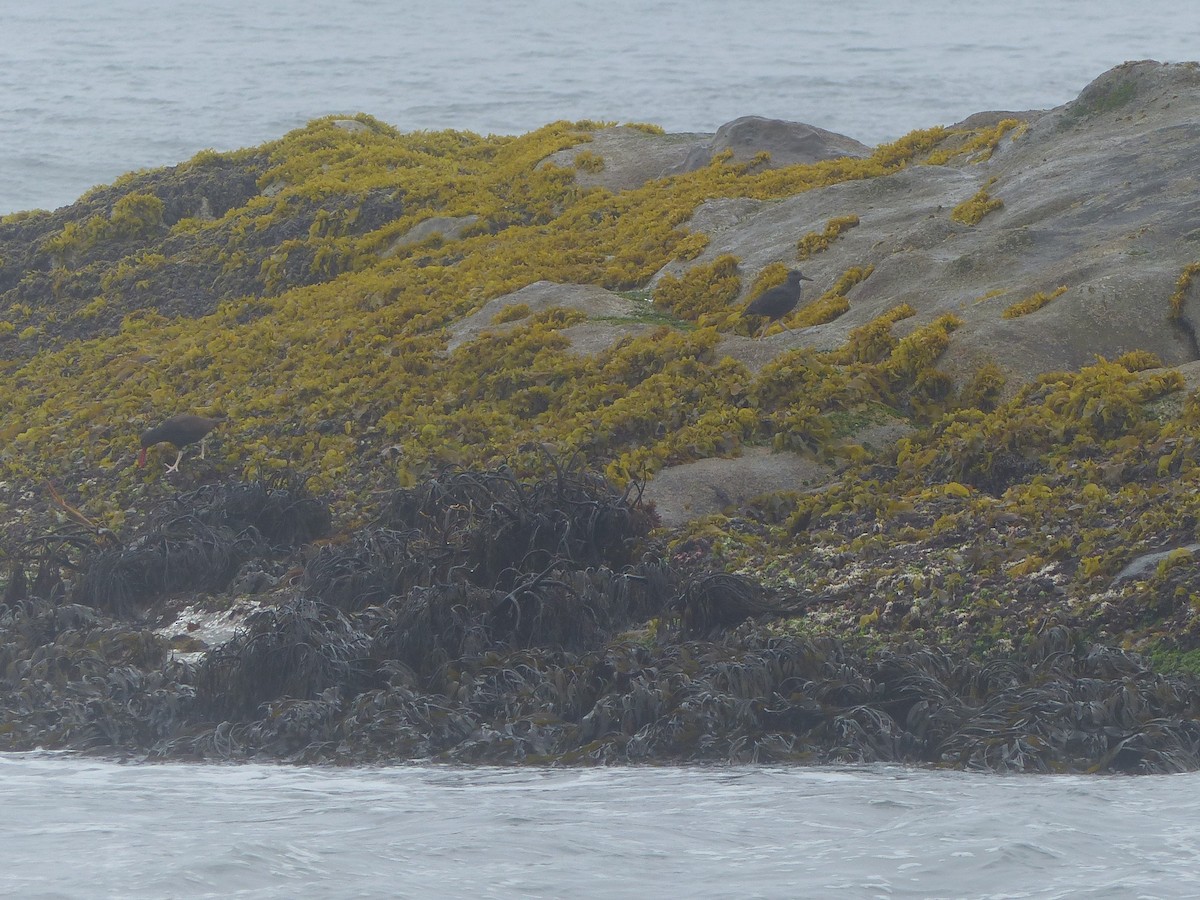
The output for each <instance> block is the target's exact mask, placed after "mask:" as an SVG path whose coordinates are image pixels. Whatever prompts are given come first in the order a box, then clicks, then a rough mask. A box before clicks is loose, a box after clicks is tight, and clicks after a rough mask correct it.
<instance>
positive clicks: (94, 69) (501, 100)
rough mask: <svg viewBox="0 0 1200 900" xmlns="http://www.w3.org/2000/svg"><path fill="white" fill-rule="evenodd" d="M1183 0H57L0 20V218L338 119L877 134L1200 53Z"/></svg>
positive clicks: (1049, 98)
mask: <svg viewBox="0 0 1200 900" xmlns="http://www.w3.org/2000/svg"><path fill="white" fill-rule="evenodd" d="M1196 21H1197V20H1196V15H1195V11H1194V10H1193V9H1192V7H1191V6H1190V5H1189V4H1187V3H1184V2H1182V0H1139V2H1138V3H1135V4H1131V3H1127V2H1125V0H1049V2H1047V0H1007V2H1004V3H984V2H973V0H968V2H948V0H904V2H893V0H838V2H835V3H830V2H819V3H818V2H812V0H799V2H797V0H739V2H737V3H731V2H729V0H686V2H684V0H588V2H583V0H523V2H521V3H496V2H493V0H415V2H409V3H403V4H401V3H392V2H388V0H340V2H338V3H329V2H325V0H254V2H246V0H198V2H192V3H163V2H161V0H105V2H103V3H95V2H90V0H49V2H46V3H21V4H18V3H15V2H13V3H7V4H5V6H4V16H3V19H2V20H0V54H2V56H0V59H2V60H3V65H0V214H3V213H7V212H12V211H14V210H19V209H31V208H47V209H53V208H55V207H57V206H61V205H64V204H67V203H70V202H72V201H73V200H75V199H76V198H77V197H78V196H79V195H80V194H81V193H83V192H84V191H86V190H87V189H88V188H90V187H92V186H93V185H96V184H100V183H108V182H111V181H112V180H113V179H114V178H116V177H117V176H119V175H121V174H122V173H125V172H128V171H132V170H137V169H142V168H147V167H153V166H162V165H172V164H174V163H177V162H181V161H183V160H185V159H187V158H188V157H190V156H192V155H193V154H195V153H196V152H198V151H200V150H202V149H205V148H213V149H217V150H232V149H236V148H238V147H245V146H252V145H255V144H258V143H261V142H263V141H267V140H271V139H273V138H277V137H280V136H281V135H283V134H285V133H286V132H287V131H288V130H290V129H292V128H296V127H299V126H301V125H303V124H304V123H305V122H307V121H309V120H310V119H313V118H316V117H318V116H322V115H328V114H333V113H337V114H353V113H356V112H365V113H369V114H371V115H373V116H375V117H376V118H379V119H381V120H382V121H384V122H387V123H389V124H391V125H394V126H396V127H397V128H399V129H401V130H403V131H412V130H419V129H443V128H455V129H461V130H467V131H474V132H478V133H481V134H488V133H496V134H520V133H524V132H527V131H530V130H532V129H535V128H538V127H540V126H541V125H545V124H547V123H549V122H552V121H555V120H558V119H570V120H578V119H585V118H586V119H593V120H604V121H622V122H651V123H655V124H658V125H661V126H662V127H664V128H666V129H667V130H668V131H699V132H711V131H714V130H716V128H717V127H718V126H720V125H721V124H723V123H724V122H727V121H730V120H732V119H734V118H737V117H739V116H745V115H761V116H770V117H775V118H783V119H789V120H794V121H802V122H807V123H809V124H812V125H817V126H820V127H822V128H827V129H829V130H832V131H838V132H841V133H844V134H847V135H850V136H851V137H854V138H857V139H858V140H860V141H863V142H864V143H867V144H872V145H873V144H876V143H879V142H881V141H886V140H891V139H894V138H896V137H899V136H900V135H902V134H904V133H906V132H908V131H911V130H913V129H915V128H925V127H929V126H932V125H937V124H952V123H954V122H956V121H958V120H960V119H962V118H964V117H966V116H968V115H970V114H971V113H974V112H979V111H982V110H988V109H1007V110H1017V111H1019V110H1025V109H1035V108H1048V107H1053V106H1057V105H1059V104H1062V103H1065V102H1067V101H1068V100H1071V99H1072V98H1074V97H1075V96H1076V95H1077V94H1078V93H1079V91H1080V90H1082V89H1083V87H1084V86H1085V85H1086V84H1087V83H1088V82H1089V81H1091V80H1092V79H1093V78H1095V77H1096V76H1098V75H1100V74H1101V73H1102V72H1104V71H1105V70H1107V69H1109V68H1111V67H1112V66H1115V65H1118V64H1120V63H1121V62H1123V61H1125V60H1129V59H1143V58H1152V59H1158V60H1161V61H1164V62H1168V61H1169V62H1179V61H1184V60H1188V59H1195V58H1196V57H1197V56H1198V55H1200V44H1197V42H1196V33H1197V32H1196Z"/></svg>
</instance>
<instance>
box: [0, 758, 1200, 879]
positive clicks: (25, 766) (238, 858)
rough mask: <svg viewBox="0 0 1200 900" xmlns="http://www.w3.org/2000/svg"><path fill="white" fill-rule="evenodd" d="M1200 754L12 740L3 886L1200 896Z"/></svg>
mask: <svg viewBox="0 0 1200 900" xmlns="http://www.w3.org/2000/svg"><path fill="white" fill-rule="evenodd" d="M1197 792H1200V775H1174V776H1147V777H1143V778H1088V777H1078V776H1062V777H1040V776H1023V777H1012V776H987V775H968V774H963V773H953V772H929V771H914V770H908V769H898V768H863V769H796V768H764V767H740V768H626V769H574V770H572V769H566V770H564V769H495V768H478V769H461V768H435V767H423V766H405V767H398V768H392V769H353V770H341V769H311V768H309V769H297V768H283V767H266V766H257V765H241V766H201V765H122V764H120V763H115V762H105V761H97V760H89V759H80V758H77V757H64V756H61V755H54V756H41V755H3V754H0V810H3V813H2V814H0V896H4V897H21V898H29V900H32V898H81V900H85V898H86V900H95V898H104V897H121V898H155V900H161V898H167V897H187V898H192V897H213V898H230V897H240V898H281V900H284V898H286V900H294V898H298V897H305V898H323V900H334V898H394V897H415V898H424V897H435V898H441V897H447V898H450V897H464V898H467V897H470V898H529V900H532V898H559V897H561V898H591V897H596V898H631V900H633V898H637V900H642V898H647V897H651V898H685V897H686V898H722V900H724V898H756V897H758V898H825V897H829V898H839V900H841V898H847V900H849V898H860V897H861V898H873V897H882V898H898V897H945V898H966V897H971V898H997V900H998V898H1018V897H1021V898H1052V897H1054V898H1078V897H1087V898H1114V900H1116V898H1119V900H1130V898H1147V897H1197V896H1200V840H1197V837H1196V835H1197V834H1198V833H1200V806H1198V805H1197V803H1196V802H1195V797H1196V795H1197Z"/></svg>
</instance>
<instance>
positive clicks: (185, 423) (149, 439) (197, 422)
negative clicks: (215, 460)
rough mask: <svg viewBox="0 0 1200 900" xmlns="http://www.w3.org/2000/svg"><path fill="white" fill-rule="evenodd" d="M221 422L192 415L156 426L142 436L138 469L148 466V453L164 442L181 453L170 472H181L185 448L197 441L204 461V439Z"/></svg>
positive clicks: (168, 420)
mask: <svg viewBox="0 0 1200 900" xmlns="http://www.w3.org/2000/svg"><path fill="white" fill-rule="evenodd" d="M220 422H221V420H220V419H210V418H208V417H206V416H196V415H192V414H191V413H183V414H182V415H178V416H171V418H169V419H167V420H166V421H165V422H163V423H162V424H161V425H156V426H155V427H154V428H151V429H150V430H148V431H146V432H144V433H143V434H142V451H141V453H139V454H138V462H137V464H138V468H139V469H140V468H141V467H142V466H144V465H146V451H147V450H148V449H149V448H151V447H153V446H154V445H155V444H161V443H163V442H164V441H165V442H166V443H168V444H172V445H174V447H175V449H176V450H178V451H179V453H178V455H177V456H176V457H175V462H173V463H171V465H169V466H167V471H168V472H178V471H179V461H180V460H181V459H183V448H184V447H186V446H188V445H189V444H194V443H196V442H197V441H199V442H200V458H201V459H204V439H205V438H206V437H207V436H208V433H209V432H210V431H212V430H213V429H214V428H216V427H217V425H218V424H219V423H220Z"/></svg>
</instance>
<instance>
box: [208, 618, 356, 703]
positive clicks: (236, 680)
mask: <svg viewBox="0 0 1200 900" xmlns="http://www.w3.org/2000/svg"><path fill="white" fill-rule="evenodd" d="M368 649H369V639H368V638H367V636H366V635H365V634H363V633H362V632H361V631H360V630H359V629H357V628H356V627H355V626H354V624H353V622H352V621H351V620H350V619H348V618H347V617H346V616H345V615H343V614H342V613H341V612H340V611H339V610H337V609H335V608H334V607H332V606H329V605H328V604H324V603H319V602H316V601H313V600H308V599H304V598H297V599H295V600H292V601H289V602H288V603H285V604H284V605H282V606H280V607H278V608H270V609H263V610H260V611H259V612H257V613H255V614H254V615H252V616H251V617H250V618H249V620H248V621H247V622H246V626H245V628H244V629H243V630H242V631H241V632H239V634H238V635H237V636H236V637H235V638H234V639H233V640H231V641H230V642H229V643H227V644H225V645H224V646H222V647H220V648H218V649H217V650H215V651H213V652H212V653H210V654H209V655H208V656H207V657H205V659H204V662H203V663H202V664H201V665H200V667H199V669H198V671H197V674H196V702H197V706H198V708H199V709H200V710H201V711H202V712H203V713H204V714H205V715H208V716H211V717H213V718H227V719H235V720H237V719H247V718H250V719H252V718H255V717H256V713H257V711H258V709H259V707H260V705H262V704H263V703H267V702H269V701H273V700H277V699H280V698H290V699H293V700H312V699H315V698H316V697H317V696H318V695H320V694H321V693H322V692H323V691H325V690H327V689H328V688H331V687H337V688H339V689H343V690H349V691H351V692H357V691H358V690H361V689H362V688H363V687H364V686H366V684H367V683H368V682H369V679H370V676H371V672H372V666H371V665H370V664H369V660H368V653H367V651H368Z"/></svg>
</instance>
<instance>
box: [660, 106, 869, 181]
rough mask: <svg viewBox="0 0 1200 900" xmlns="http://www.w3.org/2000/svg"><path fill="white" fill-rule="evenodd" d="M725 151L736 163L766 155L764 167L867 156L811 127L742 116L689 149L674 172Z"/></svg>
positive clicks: (850, 142) (860, 147) (862, 147)
mask: <svg viewBox="0 0 1200 900" xmlns="http://www.w3.org/2000/svg"><path fill="white" fill-rule="evenodd" d="M725 150H732V151H733V158H734V159H735V160H737V161H738V162H750V161H751V160H752V159H754V158H755V157H756V156H757V155H758V154H760V153H769V154H770V155H771V158H770V159H769V160H768V161H767V162H766V164H765V166H766V167H767V168H778V167H780V166H792V165H796V164H797V163H815V162H820V161H821V160H823V159H838V158H839V157H843V156H854V157H866V156H870V155H871V148H870V147H868V146H867V145H866V144H860V143H859V142H858V141H856V140H854V138H849V137H846V136H845V135H844V134H838V133H837V132H834V131H826V130H825V129H824V128H817V127H816V126H815V125H806V124H804V123H803V122H784V121H781V120H779V119H764V118H762V117H761V116H742V117H741V118H740V119H734V120H733V121H732V122H727V123H725V124H724V125H722V126H721V127H720V128H718V129H717V133H716V134H715V135H713V139H712V140H711V141H710V142H708V143H707V144H705V145H704V146H701V147H696V148H695V149H693V150H692V151H691V152H690V153H689V154H688V155H687V158H686V159H685V160H684V161H683V163H682V165H681V166H679V167H678V168H677V169H676V171H678V172H690V171H692V170H693V169H699V168H702V167H703V166H706V165H708V164H709V163H710V162H711V161H712V158H713V157H714V156H716V155H717V154H718V153H722V152H724V151H725Z"/></svg>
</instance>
